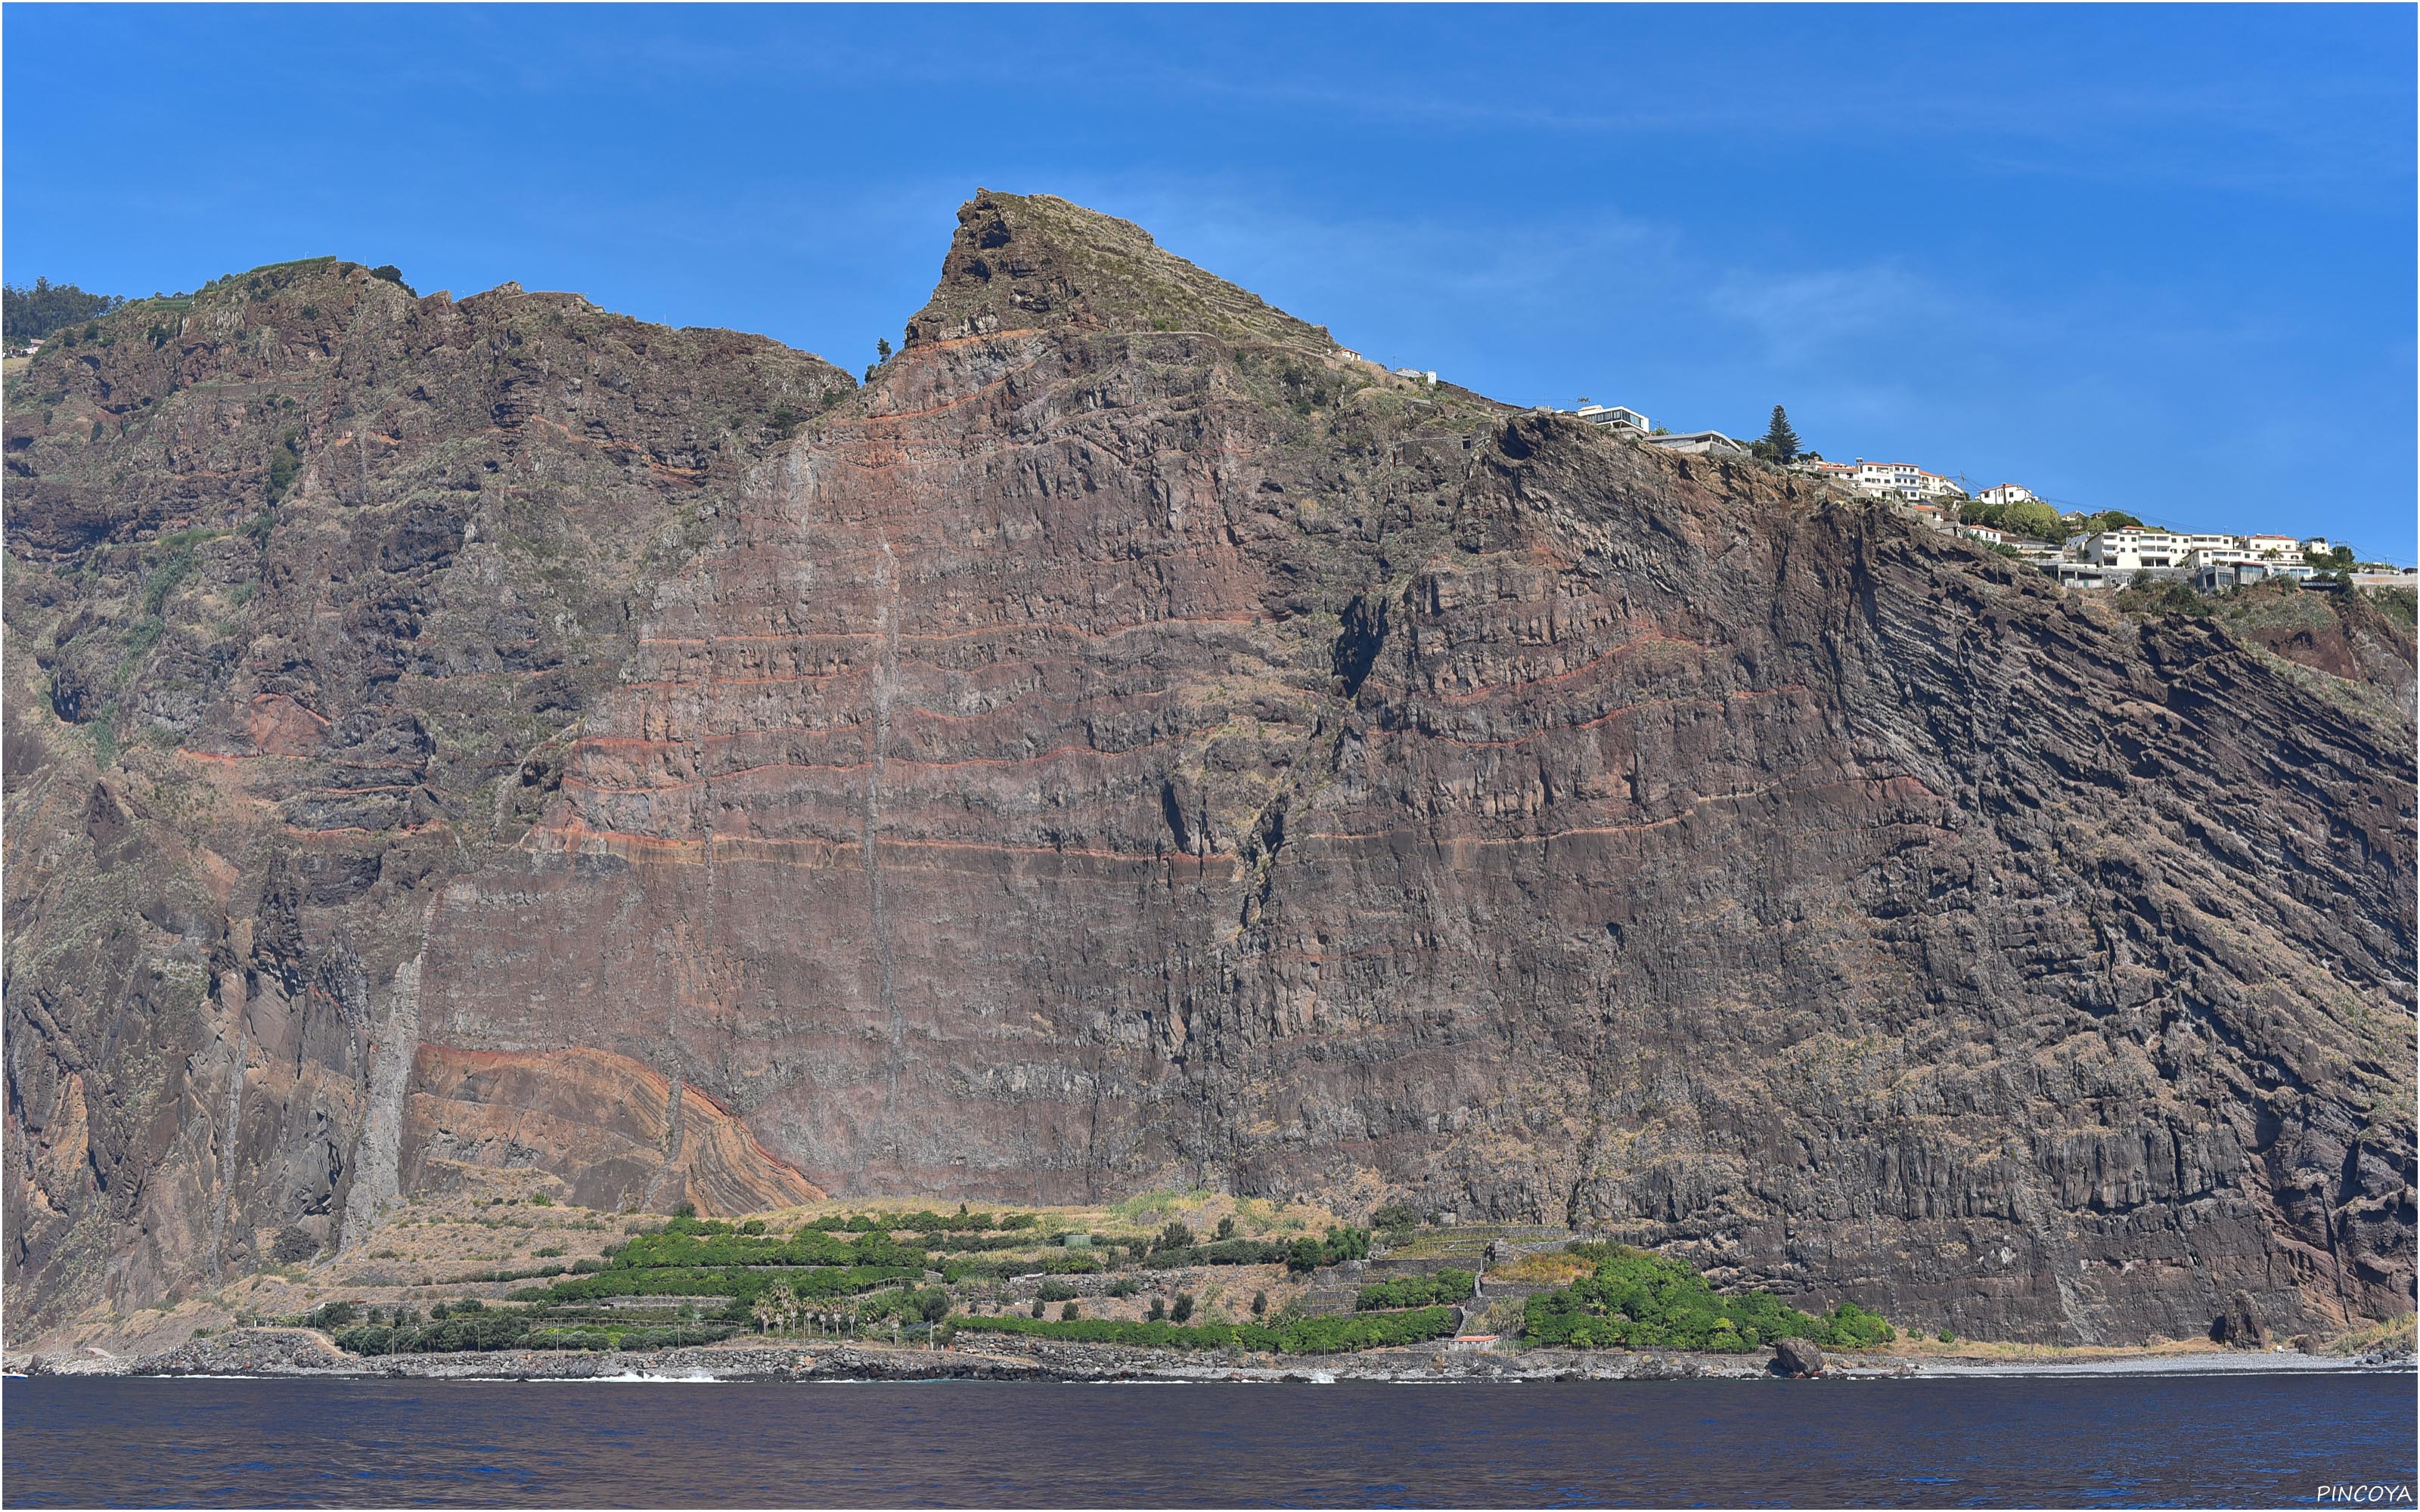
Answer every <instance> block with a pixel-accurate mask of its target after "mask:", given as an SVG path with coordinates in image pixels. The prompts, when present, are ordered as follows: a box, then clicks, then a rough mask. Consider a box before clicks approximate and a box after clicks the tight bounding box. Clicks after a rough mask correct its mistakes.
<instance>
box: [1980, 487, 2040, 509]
mask: <svg viewBox="0 0 2420 1512" xmlns="http://www.w3.org/2000/svg"><path fill="white" fill-rule="evenodd" d="M1975 497H1976V498H1977V499H1978V500H1980V501H1983V502H1984V503H1987V504H2029V503H2032V502H2033V501H2034V492H2033V490H2032V489H2031V488H2026V487H2022V486H2018V485H2016V484H2013V483H1999V484H1993V486H1991V487H1989V488H1986V489H1984V490H1983V491H1982V492H1981V493H1978V494H1977V495H1976V496H1975Z"/></svg>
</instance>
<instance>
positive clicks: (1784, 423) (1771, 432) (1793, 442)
mask: <svg viewBox="0 0 2420 1512" xmlns="http://www.w3.org/2000/svg"><path fill="white" fill-rule="evenodd" d="M1761 439H1762V440H1763V442H1764V444H1765V445H1767V446H1769V447H1771V448H1772V449H1773V459H1774V460H1775V461H1776V462H1791V461H1795V460H1796V459H1797V456H1798V433H1797V432H1796V431H1794V430H1792V429H1791V428H1790V416H1789V414H1788V413H1787V412H1786V411H1784V410H1783V409H1782V408H1781V406H1779V405H1775V406H1774V407H1773V424H1770V425H1767V426H1765V427H1764V435H1763V437H1762V438H1761Z"/></svg>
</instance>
